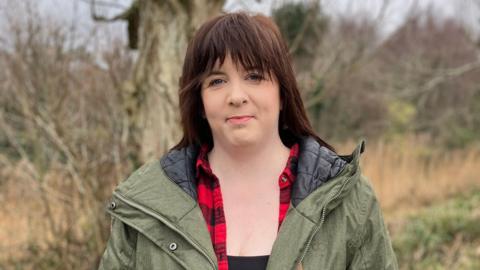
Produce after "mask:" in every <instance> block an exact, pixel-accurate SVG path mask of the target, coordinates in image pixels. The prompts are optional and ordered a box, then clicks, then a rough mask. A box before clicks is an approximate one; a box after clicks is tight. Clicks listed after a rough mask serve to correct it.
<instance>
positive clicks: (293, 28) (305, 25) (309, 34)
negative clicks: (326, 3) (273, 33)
mask: <svg viewBox="0 0 480 270" xmlns="http://www.w3.org/2000/svg"><path fill="white" fill-rule="evenodd" d="M312 12H313V13H312ZM272 16H273V19H274V20H275V22H276V23H277V25H278V27H279V28H280V31H281V32H282V35H283V37H284V38H285V39H286V41H287V43H288V45H289V46H292V44H293V42H294V41H295V39H296V38H298V36H299V35H302V36H301V38H302V42H301V45H299V47H298V49H297V50H296V51H295V55H296V56H304V55H311V54H312V53H314V51H312V50H311V49H310V48H309V47H308V45H309V44H311V43H316V42H319V41H320V39H321V37H322V34H323V33H324V32H325V31H326V29H327V28H328V19H327V17H326V16H324V15H323V14H322V13H321V10H320V8H319V7H316V6H310V5H307V4H305V3H301V2H297V3H286V4H284V5H282V6H281V7H280V8H278V9H276V10H274V11H273V12H272ZM309 16H311V17H310V19H309ZM307 20H308V21H307ZM302 32H303V33H302Z"/></svg>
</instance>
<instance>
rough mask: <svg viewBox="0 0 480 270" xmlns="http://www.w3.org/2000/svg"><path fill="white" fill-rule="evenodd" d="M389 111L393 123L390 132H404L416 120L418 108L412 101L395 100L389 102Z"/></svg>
mask: <svg viewBox="0 0 480 270" xmlns="http://www.w3.org/2000/svg"><path fill="white" fill-rule="evenodd" d="M388 113H389V118H390V123H391V128H390V132H393V133H395V134H399V133H400V134H404V133H406V132H407V131H409V127H410V126H411V124H412V122H413V121H414V120H415V119H414V117H415V114H416V108H415V106H413V105H412V104H411V103H408V102H405V101H402V100H394V101H392V102H390V103H389V104H388Z"/></svg>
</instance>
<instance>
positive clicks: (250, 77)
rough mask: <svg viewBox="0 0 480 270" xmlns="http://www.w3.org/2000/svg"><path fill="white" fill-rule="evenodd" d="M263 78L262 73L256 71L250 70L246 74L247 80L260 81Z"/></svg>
mask: <svg viewBox="0 0 480 270" xmlns="http://www.w3.org/2000/svg"><path fill="white" fill-rule="evenodd" d="M264 79H265V78H264V77H263V75H262V74H260V73H258V72H252V73H249V74H248V75H247V80H251V81H256V82H260V81H263V80H264Z"/></svg>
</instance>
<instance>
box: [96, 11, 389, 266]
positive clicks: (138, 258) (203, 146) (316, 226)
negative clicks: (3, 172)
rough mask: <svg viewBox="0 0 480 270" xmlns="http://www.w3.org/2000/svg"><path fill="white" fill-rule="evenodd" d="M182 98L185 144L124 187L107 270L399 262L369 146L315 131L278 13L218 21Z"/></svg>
mask: <svg viewBox="0 0 480 270" xmlns="http://www.w3.org/2000/svg"><path fill="white" fill-rule="evenodd" d="M179 103H180V111H181V119H182V126H183V138H182V140H181V141H180V142H179V144H178V145H177V146H175V147H174V148H173V149H172V150H171V151H170V152H169V153H168V154H166V155H165V156H164V157H162V158H161V159H160V161H159V162H158V161H156V162H152V163H149V164H146V165H144V166H143V167H142V168H140V169H138V170H137V171H136V172H134V173H133V174H132V175H131V176H130V177H129V178H128V179H127V180H126V181H124V182H123V183H121V184H120V185H119V186H118V187H117V189H116V190H115V191H114V193H113V199H112V202H111V205H110V207H109V210H108V212H109V213H110V214H111V215H112V217H113V219H112V232H111V237H110V240H109V242H108V245H107V249H106V251H105V253H104V255H103V258H102V261H101V263H100V269H169V270H170V269H230V270H235V269H252V270H253V269H397V266H396V260H395V256H394V253H393V250H392V247H391V243H390V240H389V236H388V233H387V231H386V228H385V225H384V222H383V218H382V215H381V211H380V208H379V205H378V202H377V200H376V198H375V195H374V193H373V190H372V188H371V187H370V185H369V184H368V182H367V181H366V180H365V179H364V178H363V177H362V176H361V173H360V168H359V165H358V162H359V156H360V154H361V152H363V148H364V146H363V143H362V144H360V145H359V146H358V147H357V148H356V149H355V150H354V152H353V154H352V155H350V156H338V155H337V154H336V153H335V152H334V151H333V149H332V148H331V147H330V146H329V145H328V144H326V143H325V142H324V141H323V140H321V139H320V138H319V137H318V136H317V135H316V134H315V133H314V131H313V130H312V128H311V125H310V123H309V121H308V119H307V116H306V113H305V110H304V107H303V103H302V100H301V98H300V93H299V90H298V88H297V84H296V81H295V77H294V73H293V70H292V66H291V63H290V60H289V56H288V49H287V46H286V45H285V43H284V41H283V40H282V38H281V35H280V32H279V30H278V28H277V27H276V25H275V24H274V23H273V22H272V21H271V20H270V19H268V18H267V17H264V16H249V15H247V14H244V13H233V14H225V15H222V16H219V17H216V18H214V19H212V20H210V21H208V22H206V23H205V24H204V25H203V26H202V27H201V28H200V29H199V30H198V31H197V33H196V35H195V36H194V38H193V40H192V41H191V42H190V44H189V46H188V49H187V53H186V56H185V61H184V65H183V74H182V76H181V79H180V92H179ZM332 117H335V116H332Z"/></svg>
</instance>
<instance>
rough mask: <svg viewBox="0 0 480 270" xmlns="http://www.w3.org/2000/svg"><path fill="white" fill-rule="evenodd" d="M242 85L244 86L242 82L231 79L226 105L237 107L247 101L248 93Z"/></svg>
mask: <svg viewBox="0 0 480 270" xmlns="http://www.w3.org/2000/svg"><path fill="white" fill-rule="evenodd" d="M244 87H245V86H242V84H241V83H239V82H238V81H233V80H232V81H231V83H230V89H229V90H230V91H229V96H228V105H231V106H235V107H238V106H241V105H243V104H246V103H247V102H248V95H247V93H246V92H245V88H244Z"/></svg>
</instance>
